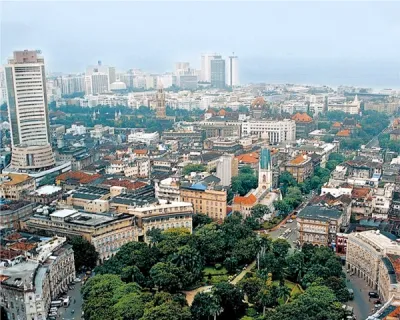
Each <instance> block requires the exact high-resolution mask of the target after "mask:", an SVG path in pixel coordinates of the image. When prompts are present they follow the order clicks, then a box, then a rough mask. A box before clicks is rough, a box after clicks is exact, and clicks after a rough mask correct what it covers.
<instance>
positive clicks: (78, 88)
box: [58, 75, 85, 94]
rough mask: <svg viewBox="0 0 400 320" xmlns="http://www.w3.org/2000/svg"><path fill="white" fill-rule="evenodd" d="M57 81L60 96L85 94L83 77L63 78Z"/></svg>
mask: <svg viewBox="0 0 400 320" xmlns="http://www.w3.org/2000/svg"><path fill="white" fill-rule="evenodd" d="M58 80H59V83H60V87H61V93H62V94H73V93H76V92H85V77H84V76H83V75H69V76H63V77H60V78H58Z"/></svg>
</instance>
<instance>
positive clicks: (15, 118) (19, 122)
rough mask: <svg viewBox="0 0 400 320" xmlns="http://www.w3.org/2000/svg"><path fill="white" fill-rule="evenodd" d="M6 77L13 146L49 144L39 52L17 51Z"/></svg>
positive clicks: (42, 60)
mask: <svg viewBox="0 0 400 320" xmlns="http://www.w3.org/2000/svg"><path fill="white" fill-rule="evenodd" d="M5 74H6V83H7V94H8V106H9V107H8V115H9V119H10V123H11V135H12V139H11V142H12V145H13V146H15V145H26V146H37V145H46V144H49V142H50V132H49V131H50V130H49V118H48V108H47V97H46V81H45V78H46V73H45V69H44V59H43V58H42V57H39V56H38V55H37V52H36V51H28V50H25V51H16V52H14V57H13V58H12V59H10V60H9V61H8V64H7V65H6V66H5Z"/></svg>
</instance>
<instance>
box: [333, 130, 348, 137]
mask: <svg viewBox="0 0 400 320" xmlns="http://www.w3.org/2000/svg"><path fill="white" fill-rule="evenodd" d="M336 135H337V136H338V137H350V130H349V129H344V130H340V131H339V132H338V133H336Z"/></svg>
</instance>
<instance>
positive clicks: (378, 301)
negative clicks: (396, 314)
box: [374, 299, 382, 304]
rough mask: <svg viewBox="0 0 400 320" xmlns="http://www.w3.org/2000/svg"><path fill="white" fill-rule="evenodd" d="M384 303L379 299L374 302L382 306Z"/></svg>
mask: <svg viewBox="0 0 400 320" xmlns="http://www.w3.org/2000/svg"><path fill="white" fill-rule="evenodd" d="M381 303H382V302H381V300H379V299H377V300H375V301H374V304H381Z"/></svg>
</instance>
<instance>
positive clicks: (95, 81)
mask: <svg viewBox="0 0 400 320" xmlns="http://www.w3.org/2000/svg"><path fill="white" fill-rule="evenodd" d="M109 82H110V81H109V77H108V74H106V73H101V72H94V73H93V74H91V75H90V76H86V77H85V83H86V94H87V95H96V94H101V93H106V92H109V91H110V83H109Z"/></svg>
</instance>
